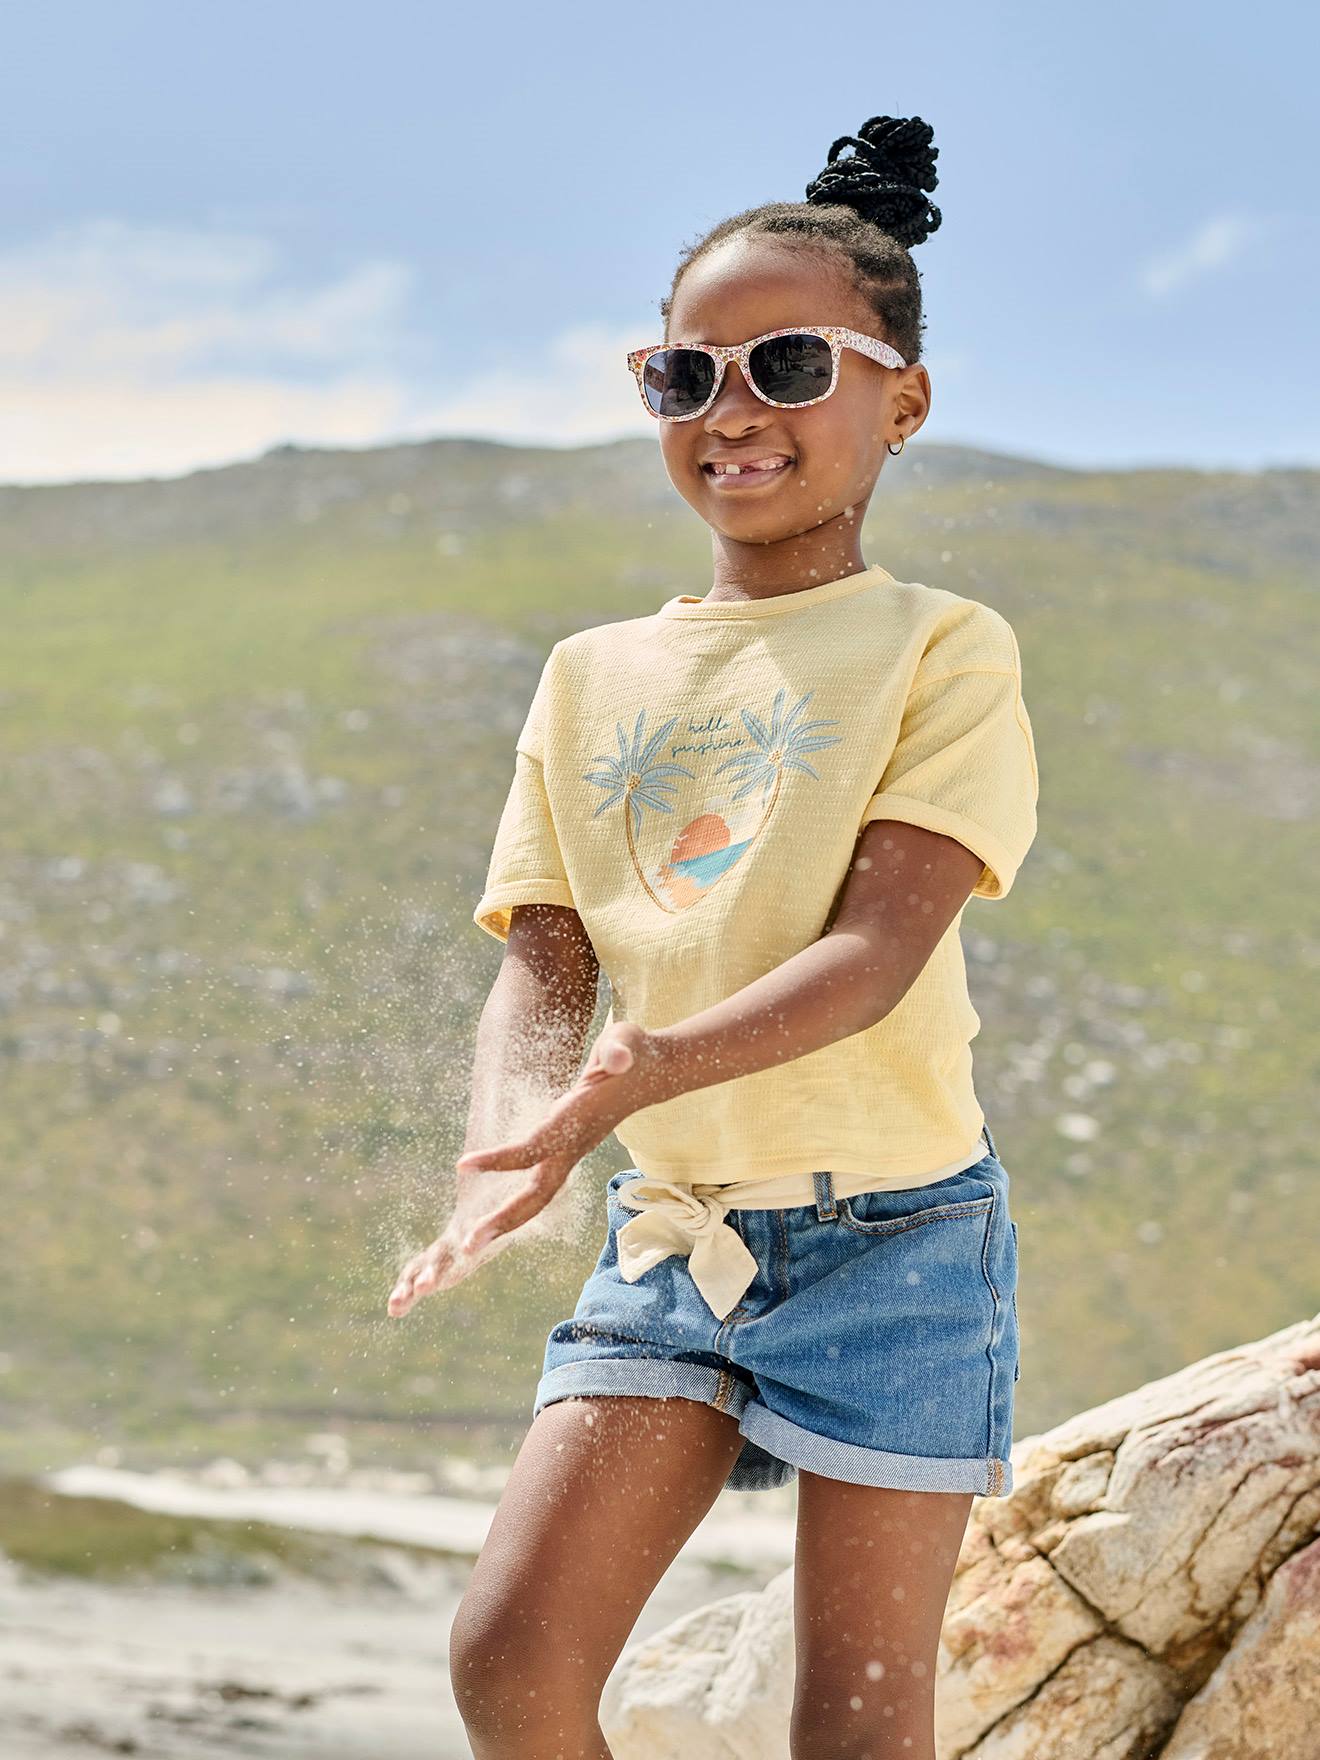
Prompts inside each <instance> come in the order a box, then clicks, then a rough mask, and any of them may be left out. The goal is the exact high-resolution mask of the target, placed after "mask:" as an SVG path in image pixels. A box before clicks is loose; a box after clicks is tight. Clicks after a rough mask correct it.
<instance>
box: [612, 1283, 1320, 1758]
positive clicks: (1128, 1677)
mask: <svg viewBox="0 0 1320 1760" xmlns="http://www.w3.org/2000/svg"><path fill="white" fill-rule="evenodd" d="M1013 1484H1014V1490H1013V1492H1012V1495H1011V1496H1009V1497H1006V1498H978V1499H977V1500H976V1501H975V1503H974V1504H973V1506H972V1514H971V1519H970V1521H969V1523H968V1528H967V1533H966V1536H965V1538H964V1542H963V1547H962V1551H961V1554H960V1556H959V1560H958V1566H957V1571H956V1573H955V1577H954V1582H953V1587H952V1590H951V1592H950V1596H949V1602H948V1608H947V1612H946V1616H945V1622H944V1630H943V1635H942V1639H941V1648H940V1657H939V1668H938V1676H937V1684H936V1721H937V1751H938V1754H939V1760H1155V1757H1156V1756H1158V1757H1159V1760H1267V1757H1268V1760H1283V1757H1284V1756H1286V1757H1287V1760H1320V1537H1317V1536H1318V1535H1320V1315H1317V1316H1316V1317H1315V1318H1314V1319H1312V1320H1308V1321H1301V1322H1299V1323H1298V1324H1297V1325H1295V1326H1290V1327H1287V1328H1285V1329H1284V1330H1283V1331H1282V1332H1277V1333H1275V1334H1274V1335H1273V1336H1272V1337H1269V1338H1265V1339H1262V1340H1260V1341H1259V1342H1258V1343H1255V1344H1250V1345H1244V1346H1241V1347H1238V1348H1235V1349H1232V1350H1226V1351H1220V1352H1218V1353H1217V1354H1216V1355H1214V1356H1211V1357H1206V1358H1204V1359H1203V1360H1202V1361H1201V1362H1198V1363H1193V1364H1192V1365H1191V1366H1190V1367H1189V1368H1186V1369H1183V1370H1180V1371H1179V1372H1178V1373H1177V1374H1175V1375H1169V1376H1166V1377H1165V1378H1164V1379H1162V1380H1160V1381H1153V1382H1151V1383H1150V1384H1149V1385H1147V1386H1145V1387H1141V1388H1138V1389H1137V1390H1136V1391H1135V1392H1132V1393H1128V1394H1124V1395H1123V1396H1121V1397H1120V1398H1118V1399H1114V1400H1110V1401H1109V1402H1108V1403H1107V1404H1105V1405H1102V1406H1097V1407H1096V1408H1095V1409H1094V1410H1092V1411H1089V1412H1084V1413H1082V1414H1080V1415H1079V1416H1077V1417H1074V1418H1070V1419H1069V1420H1068V1421H1067V1422H1066V1423H1064V1424H1060V1425H1058V1426H1057V1427H1056V1428H1055V1429H1053V1430H1050V1431H1047V1432H1045V1433H1044V1434H1042V1435H1039V1436H1028V1437H1025V1438H1023V1439H1022V1440H1020V1441H1019V1442H1018V1443H1017V1444H1016V1445H1015V1446H1014V1449H1013ZM793 1674H794V1655H793V1613H792V1570H791V1568H790V1569H789V1570H787V1571H784V1572H783V1573H781V1575H779V1576H778V1577H776V1578H774V1579H773V1580H772V1581H771V1582H770V1583H769V1584H767V1586H766V1588H765V1589H764V1590H762V1591H761V1592H760V1593H759V1594H743V1595H733V1596H730V1597H728V1598H727V1599H725V1600H723V1601H718V1602H715V1603H714V1604H713V1605H712V1606H710V1607H706V1608H702V1609H700V1610H698V1611H697V1612H696V1613H693V1614H689V1615H688V1616H687V1617H686V1618H684V1619H682V1620H679V1621H678V1622H677V1623H676V1624H674V1625H672V1626H669V1627H667V1628H666V1629H665V1630H664V1631H662V1632H660V1633H657V1634H656V1635H654V1636H653V1637H651V1638H649V1639H648V1640H647V1641H646V1642H644V1643H641V1644H639V1645H637V1646H636V1647H635V1648H634V1649H632V1650H629V1651H625V1653H624V1655H623V1656H622V1657H621V1658H620V1661H619V1663H618V1665H617V1666H616V1669H615V1672H614V1674H613V1675H612V1676H611V1678H610V1682H609V1685H608V1687H607V1689H606V1694H605V1697H604V1699H603V1701H602V1704H601V1722H602V1726H603V1728H604V1730H605V1734H606V1737H607V1739H608V1741H609V1743H610V1746H611V1748H612V1750H613V1752H614V1753H615V1755H616V1756H617V1757H618V1760H643V1757H645V1760H671V1757H672V1760H680V1757H681V1760H753V1757H755V1760H788V1733H787V1732H788V1719H789V1712H790V1709H791V1704H792V1694H793Z"/></svg>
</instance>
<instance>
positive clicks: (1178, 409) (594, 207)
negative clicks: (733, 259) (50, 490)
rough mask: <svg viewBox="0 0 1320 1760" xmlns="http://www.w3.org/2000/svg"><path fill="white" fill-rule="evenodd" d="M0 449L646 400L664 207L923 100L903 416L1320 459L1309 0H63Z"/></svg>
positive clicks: (29, 129)
mask: <svg viewBox="0 0 1320 1760" xmlns="http://www.w3.org/2000/svg"><path fill="white" fill-rule="evenodd" d="M5 36H6V49H5V58H4V65H3V67H0V108H2V113H3V116H4V123H3V128H4V133H5V136H6V139H5V150H4V152H3V153H0V481H8V482H50V481H60V480H68V479H72V478H87V477H136V476H142V475H159V476H174V475H179V474H182V473H184V472H186V471H188V470H190V469H195V468H197V467H198V466H201V465H211V464H219V463H225V462H228V461H230V460H233V459H237V458H246V457H252V456H254V455H256V454H258V453H260V452H263V451H264V450H266V448H267V447H269V446H272V445H275V444H277V443H279V442H280V441H284V440H297V441H301V442H304V443H308V444H329V445H349V446H368V445H373V444H377V443H380V442H385V441H388V440H394V439H420V438H425V437H430V436H433V435H441V434H447V435H480V436H483V437H486V438H492V439H503V440H517V441H536V442H544V443H546V444H552V445H578V444H584V443H587V442H593V441H599V440H604V439H609V438H613V437H616V436H624V435H647V434H653V433H654V424H653V423H652V422H651V419H650V418H649V417H648V416H647V415H646V413H645V411H644V410H643V409H642V408H641V405H640V402H639V400H638V398H637V394H636V390H635V388H634V385H633V382H632V379H631V377H630V375H629V374H628V372H627V369H626V368H625V366H624V364H623V355H624V352H625V351H626V350H627V349H628V348H630V347H634V346H637V345H640V344H642V343H645V342H650V341H653V340H657V339H658V337H659V334H660V325H659V319H658V312H657V306H658V302H659V300H660V298H661V297H662V296H663V294H664V293H665V292H666V290H667V289H668V286H669V280H670V277H671V275H672V272H673V268H674V263H675V260H676V257H677V254H678V252H679V250H680V249H681V247H682V246H683V245H684V244H685V243H687V242H688V241H690V240H691V239H693V238H695V237H696V236H697V235H698V234H699V233H701V232H702V231H704V230H705V229H706V228H707V227H708V226H710V225H711V224H713V223H714V222H715V221H716V220H718V219H720V218H722V217H723V216H724V215H726V214H728V213H731V212H734V211H736V210H738V209H741V208H744V207H749V206H752V205H753V204H755V203H757V202H761V201H766V200H801V199H802V196H803V191H804V188H805V185H806V183H807V182H808V181H809V179H810V178H811V177H812V176H814V175H815V173H816V172H817V171H818V170H819V169H820V168H821V166H822V165H823V164H824V162H825V156H826V153H827V151H828V148H829V145H830V143H831V142H832V141H833V140H834V139H835V138H836V137H837V136H838V135H842V134H847V133H851V132H854V131H855V130H856V129H857V128H858V127H859V126H860V125H861V123H862V122H863V121H864V120H865V119H866V118H867V117H868V116H872V115H877V114H881V113H885V114H890V115H913V114H916V115H921V116H923V117H925V118H926V120H927V121H928V122H930V123H931V125H932V127H933V128H934V131H935V141H936V144H937V145H938V147H939V148H940V158H939V161H938V168H939V172H940V184H939V187H938V189H936V190H935V192H934V199H935V201H936V202H937V204H938V205H939V206H940V207H941V208H942V210H943V213H944V222H943V225H942V227H941V228H940V230H939V231H938V232H936V233H935V234H933V235H932V237H931V238H930V239H929V241H928V242H927V243H926V244H925V245H922V246H920V247H918V249H917V250H916V251H915V252H914V256H915V259H916V261H917V263H918V265H919V267H920V269H921V272H922V280H923V287H924V292H925V300H926V317H927V330H926V356H925V359H926V364H927V367H928V369H929V371H930V374H931V379H932V384H933V389H934V398H933V403H932V409H931V414H930V417H929V419H928V421H927V423H926V426H925V428H924V429H923V430H922V433H921V435H920V436H918V439H917V442H916V443H917V444H918V445H920V444H921V443H923V442H925V441H931V440H935V441H946V442H962V443H968V444H974V445H978V446H984V447H988V448H990V449H993V450H998V451H1005V452H1009V453H1013V454H1025V455H1030V456H1033V457H1040V458H1045V459H1047V460H1050V461H1053V462H1058V463H1063V464H1074V465H1083V466H1085V465H1100V466H1103V465H1116V466H1124V465H1141V464H1180V463H1181V464H1189V465H1198V466H1203V467H1228V468H1239V469H1255V468H1259V467H1260V466H1263V465H1269V464H1305V465H1316V464H1317V463H1320V418H1318V417H1317V395H1316V393H1317V385H1320V372H1318V371H1317V369H1318V368H1320V344H1318V343H1317V328H1318V326H1317V320H1316V307H1317V303H1318V302H1317V285H1316V284H1317V273H1316V271H1317V266H1318V264H1320V216H1318V210H1317V200H1316V194H1315V183H1316V149H1315V132H1314V103H1315V99H1314V82H1315V69H1316V66H1317V49H1318V48H1320V36H1318V33H1317V28H1316V24H1315V12H1314V9H1313V8H1312V9H1310V10H1309V11H1306V12H1304V11H1303V8H1302V7H1301V6H1300V5H1282V4H1273V3H1271V0H1262V3H1259V4H1257V5H1255V6H1253V7H1250V8H1229V7H1227V6H1221V5H1216V4H1201V5H1190V4H1188V5H1183V4H1171V5H1161V4H1159V0H1148V3H1147V4H1143V5H1135V4H1130V3H1128V0H1115V3H1109V4H1106V5H1104V6H1097V5H1092V6H1086V7H1080V8H1079V7H1070V6H1061V5H1059V4H1057V0H1056V3H1055V4H1053V5H1043V4H1041V5H1022V6H1010V7H1001V8H995V7H993V6H987V5H986V4H984V0H982V3H980V4H970V3H963V0H959V3H957V4H941V3H940V0H929V3H926V4H920V5H911V6H908V7H907V8H903V9H900V8H897V7H881V6H878V5H876V4H875V0H869V3H867V4H842V5H840V4H835V5H832V6H830V7H828V8H826V7H818V8H803V7H800V6H799V7H790V6H788V5H784V4H780V3H779V0H766V3H764V4H760V5H758V6H756V7H736V8H734V7H726V8H719V7H709V6H704V5H678V6H670V7H668V8H663V7H647V8H645V9H642V8H631V7H628V6H626V5H619V4H612V5H596V4H586V5H573V4H571V3H569V4H566V5H561V6H556V7H545V6H536V7H524V6H522V5H519V4H509V5H505V6H502V7H499V8H496V7H491V6H485V7H483V6H463V7H458V6H451V5H446V4H428V5H420V4H413V3H404V0H374V3H373V4H371V5H366V4H358V3H355V4H335V3H334V0H320V3H319V4H317V5H311V4H309V3H308V0H300V3H299V4H297V5H293V4H289V3H287V0H260V3H254V0H227V3H226V4H225V5H223V6H221V5H218V4H213V5H209V6H180V5H179V4H178V3H177V0H171V3H170V4H161V3H152V0H115V3H114V4H113V5H105V4H104V3H103V0H98V3H96V4H92V3H88V0H81V3H65V0H43V4H42V5H41V6H32V7H25V8H22V9H19V10H16V11H12V12H11V14H10V16H9V18H8V19H7V21H6V29H5Z"/></svg>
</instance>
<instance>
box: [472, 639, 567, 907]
mask: <svg viewBox="0 0 1320 1760" xmlns="http://www.w3.org/2000/svg"><path fill="white" fill-rule="evenodd" d="M554 658H555V654H554V650H552V651H551V654H550V658H549V659H548V660H547V661H546V664H545V668H544V670H543V671H542V673H541V678H540V682H539V683H538V685H537V687H536V693H535V695H534V696H533V698H532V703H531V707H530V708H529V709H528V711H527V717H526V719H525V721H524V723H523V727H522V731H521V732H520V733H519V735H518V738H517V741H516V744H515V749H514V770H513V781H512V783H511V784H510V785H509V792H508V795H507V797H506V798H505V802H504V810H503V812H502V813H501V814H500V822H499V825H498V826H497V828H496V831H495V842H494V846H493V848H492V850H491V856H490V864H489V867H488V869H487V873H486V885H485V890H484V891H483V892H482V895H481V899H480V901H479V903H478V904H477V908H476V909H475V910H474V911H473V913H472V920H473V922H474V923H476V924H477V926H478V927H479V928H482V929H484V930H486V932H487V934H489V935H493V936H495V938H496V939H497V940H499V941H507V940H508V938H509V928H510V924H511V921H512V918H511V912H512V909H513V906H514V905H517V904H565V905H572V904H573V903H574V899H573V893H572V890H571V888H570V887H569V884H568V876H567V874H566V873H565V872H564V858H563V855H562V854H561V852H560V848H559V837H558V834H557V832H556V831H555V824H554V818H553V816H552V814H551V811H550V801H549V797H548V796H547V794H546V787H545V771H544V768H543V754H544V740H545V725H546V715H547V707H548V704H549V701H550V697H551V691H552V688H553V683H552V662H553V661H554Z"/></svg>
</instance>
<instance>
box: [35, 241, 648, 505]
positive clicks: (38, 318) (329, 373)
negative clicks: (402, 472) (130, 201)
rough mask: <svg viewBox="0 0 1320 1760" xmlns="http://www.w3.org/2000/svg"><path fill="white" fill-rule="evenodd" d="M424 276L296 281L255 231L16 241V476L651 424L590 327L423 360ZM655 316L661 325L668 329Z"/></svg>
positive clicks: (99, 473)
mask: <svg viewBox="0 0 1320 1760" xmlns="http://www.w3.org/2000/svg"><path fill="white" fill-rule="evenodd" d="M413 299H414V277H413V272H412V270H411V269H410V267H409V266H408V265H406V264H404V263H399V262H394V261H388V260H383V261H370V262H364V263H361V264H358V265H357V266H355V267H353V268H351V269H350V270H348V271H347V272H345V273H344V274H342V275H340V276H338V277H336V278H334V279H331V280H329V281H327V282H326V283H325V284H324V285H321V286H319V287H315V286H314V287H311V288H308V287H307V286H305V285H302V284H299V283H297V282H296V281H295V279H294V277H293V276H292V275H291V274H290V273H289V271H288V269H287V267H286V265H285V264H284V262H283V260H282V258H281V255H280V253H279V252H278V250H277V249H276V248H275V247H274V246H273V245H272V244H271V243H270V242H269V241H267V240H266V239H263V238H261V237H259V236H255V235H252V234H249V233H243V232H208V231H200V230H199V231H189V230H182V229H174V228H158V227H146V226H134V225H129V224H127V223H125V222H122V221H118V220H113V219H101V220H94V221H90V222H88V223H86V224H84V225H81V226H76V227H66V228H62V229H60V230H59V231H56V232H54V233H52V234H50V235H48V236H46V237H44V238H41V239H38V240H35V241H33V242H31V243H29V244H26V245H20V246H14V247H11V248H9V249H8V250H6V251H3V252H0V481H5V482H52V481H68V480H70V479H76V478H89V477H100V478H124V477H138V476H147V475H160V476H171V475H176V474H179V473H182V472H185V471H188V470H193V469H197V468H199V467H202V466H206V465H214V464H221V463H226V462H229V461H230V460H232V459H235V458H243V457H251V456H253V455H254V454H257V453H260V452H263V451H265V450H266V449H267V448H268V447H270V446H273V445H276V444H278V443H279V442H281V441H285V440H297V441H301V442H303V443H305V444H326V445H346V446H368V445H372V444H376V443H381V442H385V441H388V440H391V439H399V438H422V437H428V436H431V435H436V434H465V435H473V436H479V437H483V438H487V439H502V440H521V441H531V442H538V443H542V444H556V443H559V444H583V443H587V442H590V441H593V440H605V439H612V438H614V437H616V436H617V435H619V434H620V433H627V432H635V433H639V434H644V433H651V432H653V431H654V428H653V424H652V422H651V420H650V418H649V417H648V416H647V415H646V412H645V411H644V410H643V409H642V406H641V402H640V400H639V399H638V397H637V393H636V390H635V389H634V387H633V385H632V384H631V382H630V380H629V377H628V374H627V369H626V367H625V366H624V362H623V357H624V354H625V353H626V351H627V349H628V348H629V347H631V346H633V345H635V343H636V341H637V338H638V336H639V335H643V336H645V335H649V334H650V329H649V328H648V326H647V322H646V320H645V318H643V320H642V322H641V325H640V328H638V327H636V326H634V327H632V328H630V329H629V330H628V331H627V332H623V331H619V332H614V331H611V330H608V329H606V328H603V327H600V326H590V325H588V326H582V327H578V328H575V329H572V330H570V331H567V332H566V333H564V334H563V335H561V336H559V337H556V338H551V339H550V340H549V341H548V342H547V343H546V344H545V345H544V346H542V347H538V348H536V349H532V350H530V351H528V356H527V361H526V367H525V370H524V368H523V367H522V366H521V365H515V364H513V363H512V360H511V362H510V364H509V365H508V366H501V367H499V368H498V369H496V370H495V371H493V372H490V373H488V374H486V375H485V376H484V377H482V378H480V379H478V380H476V381H474V382H472V383H471V384H468V385H466V386H463V387H461V388H459V389H458V390H456V391H449V390H448V389H445V390H438V389H436V388H434V387H431V386H428V385H426V384H425V383H421V384H419V383H417V382H416V376H415V373H414V372H412V371H410V369H409V365H408V361H409V356H410V351H411V343H412V341H413V339H414V337H415V332H416V328H417V326H416V324H415V321H414V318H413V315H412V307H413ZM653 322H654V321H653V320H652V326H653Z"/></svg>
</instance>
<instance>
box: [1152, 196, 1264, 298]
mask: <svg viewBox="0 0 1320 1760" xmlns="http://www.w3.org/2000/svg"><path fill="white" fill-rule="evenodd" d="M1265 230H1266V223H1265V222H1264V221H1262V220H1260V219H1255V218H1253V219H1247V218H1245V217H1244V216H1242V215H1239V214H1217V215H1215V216H1214V217H1213V218H1212V219H1210V220H1206V221H1205V222H1204V223H1203V224H1202V225H1200V226H1198V227H1197V229H1196V231H1195V232H1194V233H1192V235H1191V237H1190V238H1188V239H1186V240H1184V242H1183V243H1182V244H1181V245H1179V246H1177V247H1176V248H1175V249H1174V250H1171V251H1168V252H1166V253H1165V254H1164V255H1163V256H1160V257H1155V258H1153V259H1152V260H1151V261H1150V262H1148V263H1147V264H1146V265H1145V267H1144V268H1143V269H1142V270H1141V271H1140V275H1139V278H1140V281H1141V285H1142V286H1143V287H1144V289H1145V290H1146V292H1147V293H1149V294H1150V295H1151V296H1152V297H1153V298H1155V299H1161V298H1163V296H1164V295H1165V294H1166V293H1171V292H1172V291H1173V290H1174V289H1175V288H1177V287H1181V286H1183V285H1184V284H1185V283H1186V282H1188V281H1194V280H1195V279H1196V278H1197V277H1198V276H1201V275H1208V274H1210V273H1212V272H1213V271H1214V270H1216V269H1222V268H1224V267H1225V265H1227V264H1229V263H1232V262H1235V261H1236V260H1237V259H1238V258H1239V257H1241V256H1242V255H1243V254H1244V253H1245V252H1246V251H1247V250H1248V248H1249V247H1250V246H1251V245H1253V244H1254V243H1256V242H1257V241H1258V240H1259V238H1260V236H1261V234H1262V233H1263V232H1264V231H1265Z"/></svg>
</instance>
